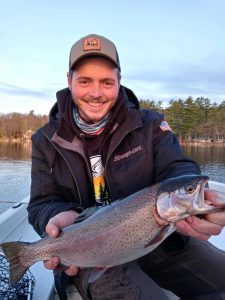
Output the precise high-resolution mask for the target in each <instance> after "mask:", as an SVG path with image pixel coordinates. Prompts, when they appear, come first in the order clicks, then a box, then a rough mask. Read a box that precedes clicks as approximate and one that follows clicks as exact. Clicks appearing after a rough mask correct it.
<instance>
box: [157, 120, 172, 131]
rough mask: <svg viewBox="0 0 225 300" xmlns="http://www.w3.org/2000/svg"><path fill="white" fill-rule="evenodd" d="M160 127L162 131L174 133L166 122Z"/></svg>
mask: <svg viewBox="0 0 225 300" xmlns="http://www.w3.org/2000/svg"><path fill="white" fill-rule="evenodd" d="M159 127H160V128H161V129H162V131H168V130H169V131H172V129H171V128H170V125H169V124H168V123H167V122H166V121H164V120H163V121H162V122H161V124H160V125H159Z"/></svg>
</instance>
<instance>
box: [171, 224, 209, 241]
mask: <svg viewBox="0 0 225 300" xmlns="http://www.w3.org/2000/svg"><path fill="white" fill-rule="evenodd" d="M176 227H177V230H178V231H179V232H180V233H182V234H185V235H189V236H192V237H194V238H196V239H200V240H203V241H207V240H208V239H209V237H210V236H209V235H208V234H204V233H201V232H198V231H196V230H195V229H194V228H193V227H192V226H191V225H190V224H189V223H188V222H187V221H186V220H182V221H179V222H178V223H177V224H176Z"/></svg>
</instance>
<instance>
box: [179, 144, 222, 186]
mask: <svg viewBox="0 0 225 300" xmlns="http://www.w3.org/2000/svg"><path fill="white" fill-rule="evenodd" d="M182 148H183V150H184V152H185V154H186V155H187V156H189V157H191V158H192V159H194V160H195V161H197V162H198V164H199V165H200V167H201V170H202V173H204V174H206V175H208V176H209V178H210V179H211V180H215V181H220V182H223V183H225V147H222V146H204V147H203V146H201V147H196V146H191V145H188V146H182Z"/></svg>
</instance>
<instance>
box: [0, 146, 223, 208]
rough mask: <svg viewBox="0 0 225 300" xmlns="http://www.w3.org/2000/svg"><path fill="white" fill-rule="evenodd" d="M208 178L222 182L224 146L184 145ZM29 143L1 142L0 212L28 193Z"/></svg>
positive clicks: (187, 152)
mask: <svg viewBox="0 0 225 300" xmlns="http://www.w3.org/2000/svg"><path fill="white" fill-rule="evenodd" d="M183 149H184V151H185V153H186V155H188V156H190V157H192V158H193V159H194V160H196V161H197V162H198V163H199V164H200V167H201V169H202V172H203V173H205V174H207V175H209V177H210V179H211V180H215V181H220V182H224V183H225V147H212V146H211V147H194V146H185V147H183ZM30 158H31V143H30V142H26V143H0V202H1V205H0V213H1V212H2V211H4V210H6V209H7V208H8V207H10V206H11V205H12V203H14V202H19V201H21V200H22V199H23V198H25V197H26V196H28V195H29V191H30V170H31V159H30Z"/></svg>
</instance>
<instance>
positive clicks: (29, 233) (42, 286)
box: [0, 181, 225, 300]
mask: <svg viewBox="0 0 225 300" xmlns="http://www.w3.org/2000/svg"><path fill="white" fill-rule="evenodd" d="M209 187H210V188H212V189H213V190H216V191H217V192H219V193H220V194H221V195H224V197H225V184H223V183H220V182H216V181H209ZM28 202H29V196H28V197H26V198H24V199H23V200H22V201H20V202H18V203H15V204H14V205H13V206H12V207H10V208H9V209H7V210H6V211H5V212H3V213H2V214H1V215H0V228H1V233H0V243H2V242H6V241H15V240H23V241H30V242H33V241H35V240H37V239H39V238H40V237H39V236H38V234H37V233H36V232H35V231H34V230H33V227H32V226H31V225H30V224H29V223H28V219H27V205H28ZM221 239H222V241H221ZM210 242H211V243H212V244H214V245H215V246H216V247H218V248H220V249H221V250H225V230H224V231H223V232H222V233H221V234H220V235H219V236H215V237H213V238H211V239H210ZM221 245H223V246H221ZM30 271H31V273H32V274H33V275H34V277H35V282H36V283H35V287H34V292H33V297H32V300H53V299H54V300H56V299H57V295H56V294H55V288H54V278H53V274H52V271H49V270H47V269H45V268H44V266H43V262H38V263H36V264H34V265H33V266H32V267H31V268H30ZM43 279H44V280H43ZM70 288H71V287H70ZM170 297H171V300H172V299H177V297H176V296H173V295H172V294H171V295H170ZM69 299H71V300H72V299H74V300H79V299H81V298H80V296H79V294H78V293H77V291H76V290H75V288H74V290H72V291H70V293H69V296H68V300H69Z"/></svg>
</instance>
